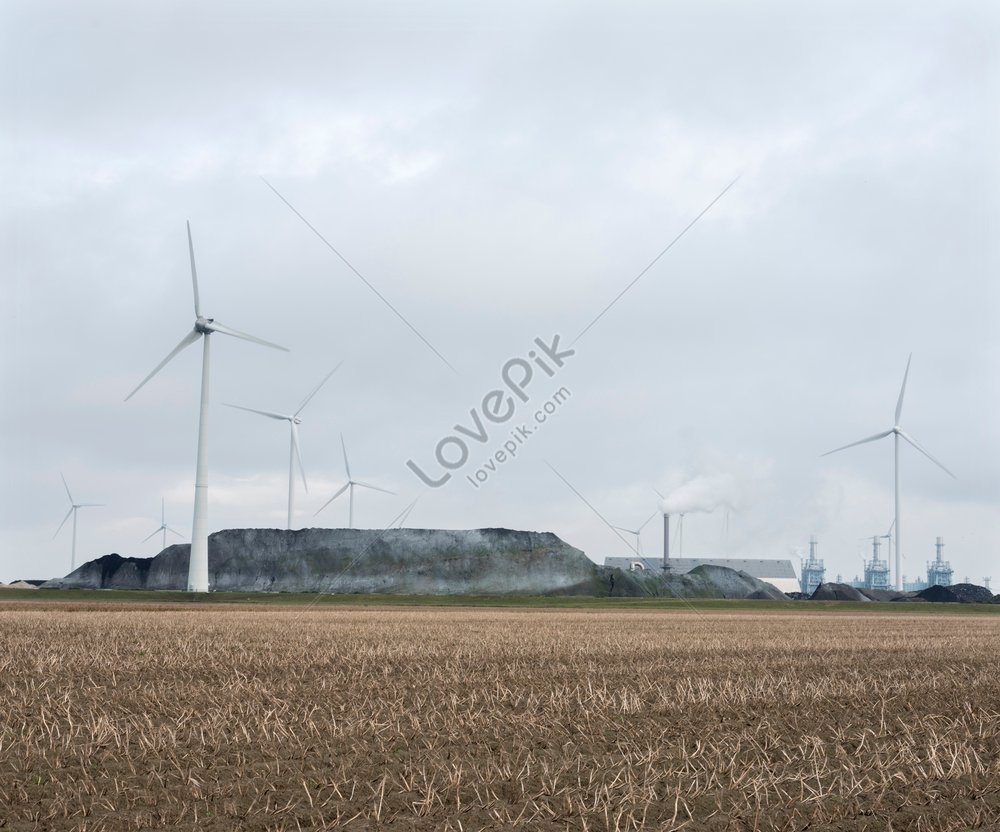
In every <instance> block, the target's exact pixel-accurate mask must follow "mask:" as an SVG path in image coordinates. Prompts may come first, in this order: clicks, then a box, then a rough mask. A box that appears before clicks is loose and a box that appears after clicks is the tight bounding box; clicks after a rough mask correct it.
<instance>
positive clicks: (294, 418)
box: [223, 361, 344, 529]
mask: <svg viewBox="0 0 1000 832" xmlns="http://www.w3.org/2000/svg"><path fill="white" fill-rule="evenodd" d="M343 363H344V362H343V361H341V362H339V363H338V364H337V366H336V367H334V368H333V369H332V370H330V372H328V373H327V374H326V375H325V376H324V377H323V380H322V381H321V382H320V383H319V384H317V385H316V387H315V388H314V389H313V391H312V392H311V393H310V394H309V395H308V396H306V397H305V399H303V400H302V404H300V405H299V408H298V410H296V411H295V412H294V413H292V414H290V415H285V414H284V413H272V412H271V411H269V410H254V409H253V408H252V407H242V406H241V405H238V404H228V403H227V402H223V404H225V405H226V407H234V408H236V409H237V410H245V411H247V412H248V413H256V414H257V415H259V416H266V417H267V418H268V419H277V420H278V421H279V422H288V427H289V431H288V432H289V434H290V435H291V438H290V440H289V449H288V528H289V529H290V528H291V527H292V519H293V517H294V516H295V464H296V462H298V465H299V473H300V474H301V475H302V486H303V488H305V490H306V493H307V494H308V493H309V483H307V482H306V469H305V468H303V467H302V451H301V450H300V449H299V425H301V424H302V420H301V419H300V418H299V414H300V413H301V412H302V411H303V410H304V409H305V406H306V405H307V404H309V402H310V401H311V400H312V397H313V396H315V395H316V394H317V393H318V392H319V391H320V388H321V387H322V386H323V385H324V384H326V382H327V379H329V378H330V376H332V375H333V374H334V373H335V372H337V370H338V369H339V368H340V365H341V364H343Z"/></svg>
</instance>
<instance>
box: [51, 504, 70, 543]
mask: <svg viewBox="0 0 1000 832" xmlns="http://www.w3.org/2000/svg"><path fill="white" fill-rule="evenodd" d="M75 508H76V506H70V509H69V511H67V512H66V516H65V517H63V521H62V523H60V524H59V528H58V529H56V533H55V534H54V535H52V539H53V540H55V539H56V537H58V536H59V532H61V531H62V527H63V526H65V525H66V521H67V520H69V516H70V515H71V514H72V513H73V509H75Z"/></svg>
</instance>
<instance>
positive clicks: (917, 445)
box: [893, 431, 958, 522]
mask: <svg viewBox="0 0 1000 832" xmlns="http://www.w3.org/2000/svg"><path fill="white" fill-rule="evenodd" d="M899 435H900V436H902V437H903V439H905V440H906V441H907V442H909V443H910V444H911V445H912V446H913V447H914V448H916V449H917V450H918V451H920V453H922V454H923V455H924V456H925V457H927V458H928V459H929V460H930V461H931V462H933V463H934V464H935V465H937V467H938V468H940V469H941V470H942V471H944V472H945V473H946V474H947V475H948V476H949V477H951V478H952V479H953V480H957V479H958V477H956V476H955V475H954V474H953V473H951V471H949V470H948V469H947V468H945V467H944V465H942V464H941V463H940V462H938V461H937V460H936V459H935V458H934V457H932V456H931V455H930V453H928V452H927V451H926V450H924V448H922V447H921V446H920V443H918V442H917V440H916V439H914V438H913V437H912V436H910V435H909V434H907V433H904V432H903V431H900V432H899ZM893 522H895V521H893Z"/></svg>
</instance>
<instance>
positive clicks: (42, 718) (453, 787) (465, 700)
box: [0, 603, 1000, 832]
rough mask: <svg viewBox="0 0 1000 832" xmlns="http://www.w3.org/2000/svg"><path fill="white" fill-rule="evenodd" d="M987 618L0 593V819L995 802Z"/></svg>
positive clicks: (729, 814)
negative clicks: (113, 601)
mask: <svg viewBox="0 0 1000 832" xmlns="http://www.w3.org/2000/svg"><path fill="white" fill-rule="evenodd" d="M998 645H1000V619H998V618H997V617H995V616H988V617H987V616H984V617H979V616H954V617H952V616H933V617H932V616H920V615H899V614H894V615H886V616H880V615H871V614H819V615H817V614H802V615H795V614H745V613H739V614H725V613H698V612H695V611H691V610H688V611H684V612H653V611H643V612H627V611H618V610H613V611H563V610H560V611H547V610H499V609H400V608H344V607H339V608H334V609H315V610H298V609H289V608H263V609H262V608H252V609H251V608H226V609H219V608H214V609H213V608H202V609H168V608H163V609H149V608H141V607H129V606H124V605H123V606H120V607H117V608H116V607H111V606H109V605H96V604H95V605H92V606H90V605H87V604H78V605H76V606H75V607H74V608H72V609H70V608H63V607H58V606H56V605H49V606H46V605H38V606H36V607H30V606H29V607H26V606H25V605H23V604H22V605H19V604H15V603H7V604H4V605H0V829H3V830H17V831H18V832H20V831H21V830H70V829H73V830H94V831H95V832H96V830H118V829H135V830H139V829H181V830H195V829H207V830H228V829H238V830H298V829H338V828H342V829H351V830H355V829H356V830H378V829H405V830H456V832H457V831H458V830H461V832H472V831H473V830H483V829H496V830H507V829H526V830H543V832H544V831H545V830H622V831H624V830H647V829H648V830H680V829H685V830H689V831H690V832H695V831H696V830H720V832H721V830H752V829H760V830H804V829H807V828H808V829H813V830H821V829H822V830H827V829H830V830H845V831H846V830H890V829H891V830H958V829H967V828H989V827H990V826H991V825H1000V670H998V667H997V646H998Z"/></svg>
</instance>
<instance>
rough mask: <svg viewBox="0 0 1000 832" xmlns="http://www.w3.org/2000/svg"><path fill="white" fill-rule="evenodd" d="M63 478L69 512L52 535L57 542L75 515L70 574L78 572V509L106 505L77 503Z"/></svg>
mask: <svg viewBox="0 0 1000 832" xmlns="http://www.w3.org/2000/svg"><path fill="white" fill-rule="evenodd" d="M59 476H60V477H62V481H63V488H65V489H66V496H67V497H69V511H67V512H66V516H65V517H64V518H63V521H62V523H60V524H59V528H58V529H56V533H55V534H54V535H52V539H53V540H55V539H56V537H57V536H58V535H59V532H61V531H62V527H63V526H65V525H66V521H67V520H69V516H70V515H71V514H72V515H73V546H72V548H71V549H70V560H69V565H70V570H69V571H70V572H73V571H75V570H76V512H77V509H81V508H93V507H95V506H103V505H104V503H76V502H74V501H73V495H72V494H70V493H69V486H68V485H67V484H66V477H63V475H62V473H61V472H60V474H59Z"/></svg>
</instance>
